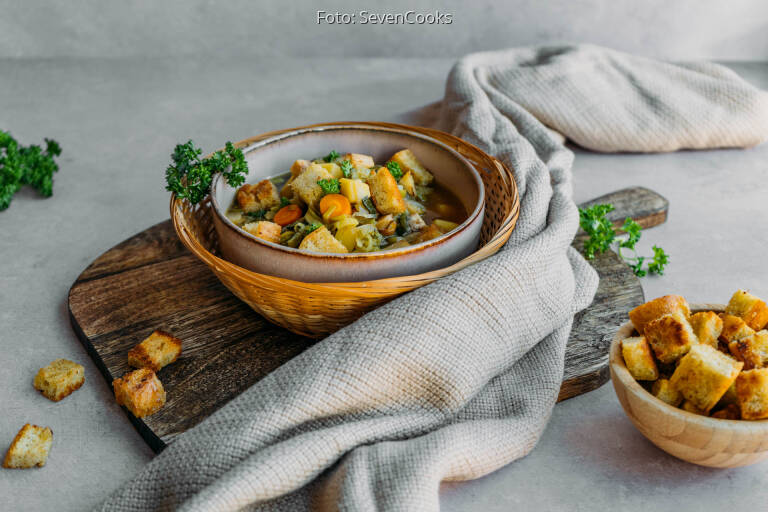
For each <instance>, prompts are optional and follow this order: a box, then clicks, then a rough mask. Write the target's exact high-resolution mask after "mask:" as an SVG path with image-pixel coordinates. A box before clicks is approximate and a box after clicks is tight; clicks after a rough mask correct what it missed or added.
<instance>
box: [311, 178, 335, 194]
mask: <svg viewBox="0 0 768 512" xmlns="http://www.w3.org/2000/svg"><path fill="white" fill-rule="evenodd" d="M317 184H318V185H320V188H321V189H323V193H324V194H338V193H339V192H340V191H341V185H340V184H339V180H337V179H336V178H332V179H330V180H317Z"/></svg>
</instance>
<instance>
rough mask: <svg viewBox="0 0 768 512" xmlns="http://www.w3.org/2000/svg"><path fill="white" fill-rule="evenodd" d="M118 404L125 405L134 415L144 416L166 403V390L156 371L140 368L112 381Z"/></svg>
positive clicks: (154, 411)
mask: <svg viewBox="0 0 768 512" xmlns="http://www.w3.org/2000/svg"><path fill="white" fill-rule="evenodd" d="M112 388H113V389H114V390H115V399H116V400H117V403H118V405H124V406H125V407H126V408H127V409H128V410H129V411H131V413H133V415H134V416H136V417H137V418H143V417H144V416H149V415H151V414H154V413H156V412H157V411H159V410H160V408H161V407H163V405H165V390H164V389H163V384H162V383H161V382H160V379H158V378H157V375H155V372H153V371H152V370H150V369H149V368H140V369H138V370H134V371H132V372H130V373H126V374H125V375H123V376H122V377H121V378H119V379H115V380H114V381H112Z"/></svg>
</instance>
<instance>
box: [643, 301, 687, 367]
mask: <svg viewBox="0 0 768 512" xmlns="http://www.w3.org/2000/svg"><path fill="white" fill-rule="evenodd" d="M645 337H646V339H647V340H648V343H650V344H651V347H652V348H653V352H654V354H656V357H657V358H658V360H659V361H661V362H662V363H672V362H674V361H675V360H676V359H678V358H679V357H681V356H682V355H684V354H685V353H686V352H688V350H690V348H691V346H692V345H694V344H696V343H698V342H699V340H698V339H696V335H695V334H694V333H693V329H692V328H691V324H689V323H688V320H687V319H686V318H685V316H684V315H683V313H682V312H680V311H678V312H676V313H673V314H671V315H664V316H662V317H660V318H657V319H656V320H653V321H652V322H649V323H648V324H646V326H645Z"/></svg>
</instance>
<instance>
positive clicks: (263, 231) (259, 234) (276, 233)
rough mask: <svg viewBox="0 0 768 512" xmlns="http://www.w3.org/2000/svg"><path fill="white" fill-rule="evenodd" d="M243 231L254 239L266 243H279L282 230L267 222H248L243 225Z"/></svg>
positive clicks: (277, 225) (280, 227)
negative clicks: (259, 239)
mask: <svg viewBox="0 0 768 512" xmlns="http://www.w3.org/2000/svg"><path fill="white" fill-rule="evenodd" d="M243 229H244V230H245V231H247V232H248V233H250V234H252V235H253V236H255V237H256V238H261V239H262V240H266V241H267V242H274V243H276V244H277V243H280V233H281V232H282V230H283V228H282V226H280V224H275V223H274V222H270V221H268V220H260V221H257V222H249V223H247V224H244V225H243Z"/></svg>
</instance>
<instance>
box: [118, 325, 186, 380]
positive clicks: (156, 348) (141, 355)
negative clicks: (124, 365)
mask: <svg viewBox="0 0 768 512" xmlns="http://www.w3.org/2000/svg"><path fill="white" fill-rule="evenodd" d="M179 355H181V340H180V339H179V338H176V337H174V336H173V335H171V334H168V333H167V332H165V331H160V330H156V331H155V332H153V333H152V334H150V335H149V337H148V338H147V339H145V340H144V341H142V342H141V343H139V344H138V345H136V346H135V347H133V348H132V349H131V350H130V351H129V352H128V364H129V365H131V366H133V367H134V368H149V369H150V370H152V371H155V372H159V371H160V369H161V368H163V367H164V366H167V365H169V364H171V363H172V362H174V361H176V360H177V359H178V358H179Z"/></svg>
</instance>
